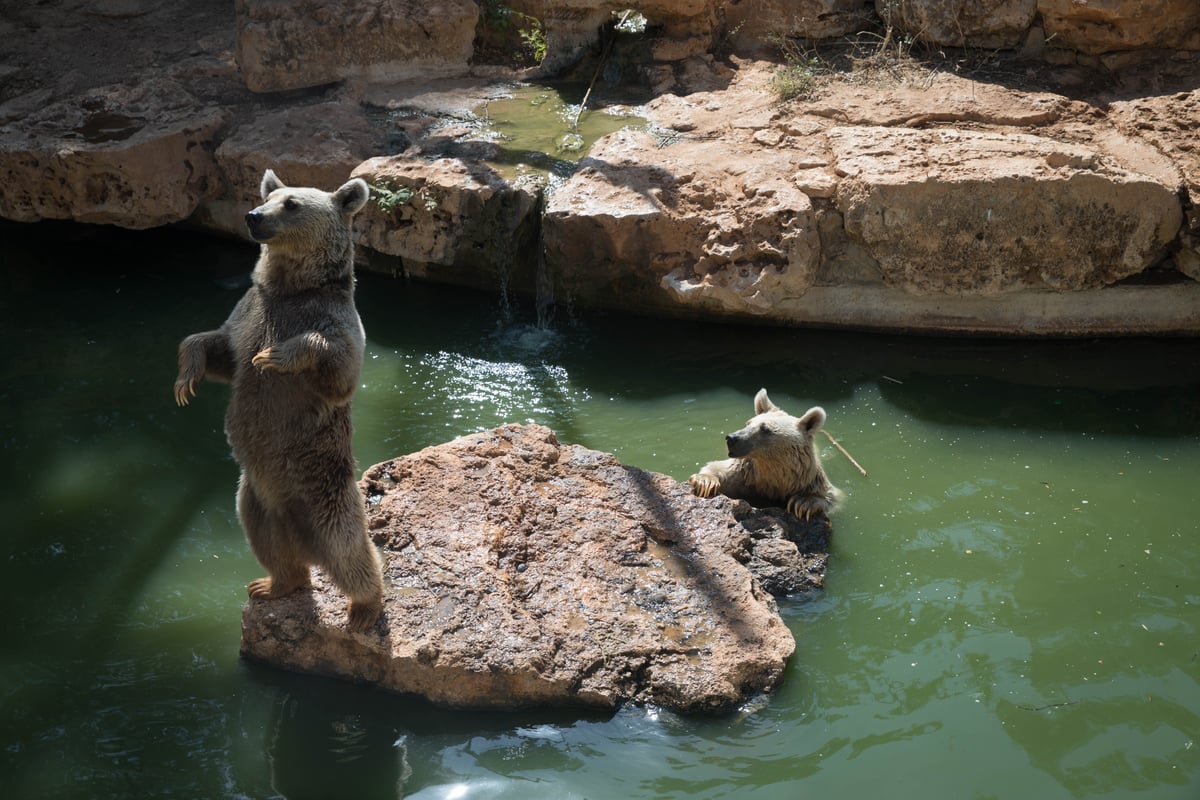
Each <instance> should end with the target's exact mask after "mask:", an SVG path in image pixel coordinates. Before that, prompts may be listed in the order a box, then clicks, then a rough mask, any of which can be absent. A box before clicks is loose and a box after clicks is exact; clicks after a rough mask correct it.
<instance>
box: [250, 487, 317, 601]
mask: <svg viewBox="0 0 1200 800" xmlns="http://www.w3.org/2000/svg"><path fill="white" fill-rule="evenodd" d="M237 510H238V517H239V518H240V519H241V521H242V528H243V529H245V531H246V539H247V541H249V542H250V549H251V550H252V551H253V552H254V557H255V558H257V559H258V563H259V564H262V566H263V567H264V568H265V569H266V570H267V573H268V574H267V575H266V576H265V577H262V578H255V579H254V580H252V581H250V583H248V584H247V585H246V593H247V594H248V595H249V596H250V597H251V598H253V599H263V600H271V599H274V598H277V597H284V596H285V595H289V594H291V593H292V592H295V591H297V590H298V589H306V588H308V587H310V586H311V585H312V582H311V576H310V574H309V571H308V565H307V564H306V563H305V562H304V560H303V559H301V558H299V557H298V554H297V553H296V550H295V545H294V544H293V543H292V542H294V537H292V538H291V539H289V536H288V531H287V530H286V527H287V522H286V520H284V519H282V518H281V517H280V516H279V515H278V514H275V513H273V512H271V511H270V510H269V509H268V508H267V507H266V506H265V505H264V504H263V502H262V500H261V498H259V496H258V493H257V492H255V490H254V486H253V485H252V484H251V482H250V480H249V479H248V478H247V477H246V476H245V475H244V474H243V475H242V481H241V484H240V486H239V487H238V500H237Z"/></svg>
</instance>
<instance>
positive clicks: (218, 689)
mask: <svg viewBox="0 0 1200 800" xmlns="http://www.w3.org/2000/svg"><path fill="white" fill-rule="evenodd" d="M0 237H2V241H3V242H4V245H3V247H4V258H5V263H6V268H5V270H4V272H3V273H2V274H0V312H2V313H0V330H2V331H3V335H4V341H6V342H7V343H8V346H7V347H6V349H5V353H4V356H3V357H2V358H0V412H2V413H0V448H2V452H3V458H2V460H0V477H2V478H3V486H4V487H5V488H4V490H3V493H2V494H0V504H2V506H0V510H2V512H3V520H4V530H5V535H4V543H5V549H6V553H5V558H4V559H3V562H2V563H3V568H2V569H3V572H2V573H0V574H2V576H3V580H4V584H5V586H6V589H7V592H6V596H7V598H8V600H7V602H6V609H5V621H6V634H7V635H6V644H5V647H4V650H3V657H2V658H0V664H2V665H3V672H2V673H0V676H2V678H3V683H2V686H3V689H2V692H3V694H2V696H3V708H4V713H3V716H2V717H0V726H3V727H2V735H0V743H2V744H3V754H2V756H0V757H2V759H3V761H2V766H0V784H2V785H4V786H5V787H6V789H5V794H6V796H9V797H29V798H35V797H36V798H47V797H80V798H84V797H87V798H91V797H106V798H118V797H156V798H161V797H187V798H195V797H229V798H243V797H246V798H249V797H253V798H261V797H287V798H307V797H334V796H337V797H356V798H376V797H379V798H394V797H400V796H407V797H420V798H472V797H479V798H484V797H486V798H521V799H522V800H529V799H530V798H590V799H591V800H604V799H605V798H629V797H636V798H764V799H770V800H774V799H775V798H778V799H779V800H790V799H791V798H798V797H799V798H805V797H814V798H816V797H831V796H832V797H878V796H886V797H888V798H891V799H892V800H904V799H905V798H914V800H916V799H918V798H919V799H920V800H927V798H930V797H963V798H1014V799H1015V798H1029V797H1036V798H1072V797H1088V798H1092V797H1096V798H1155V799H1156V800H1158V799H1161V800H1168V799H1170V800H1185V799H1187V800H1194V798H1196V797H1198V796H1200V747H1197V745H1196V742H1197V738H1198V737H1200V638H1198V637H1197V627H1198V626H1200V610H1198V607H1200V581H1198V580H1197V578H1198V576H1200V548H1198V547H1197V546H1196V538H1197V522H1196V521H1197V519H1198V518H1200V499H1198V497H1197V495H1198V494H1200V493H1198V492H1197V476H1198V475H1200V449H1198V447H1197V444H1198V443H1200V407H1198V397H1200V395H1198V390H1200V343H1198V342H1197V341H1194V340H1160V341H1079V342H1067V343H1029V342H1015V341H1014V342H999V343H996V342H983V341H973V340H952V341H945V340H936V339H901V338H897V337H887V336H865V335H857V334H848V333H822V332H814V331H789V330H763V329H750V328H737V327H732V326H709V325H698V324H683V323H667V322H658V321H652V320H644V319H634V318H623V317H617V316H589V315H583V314H580V313H577V312H576V313H571V312H570V310H568V309H562V308H560V309H559V319H558V320H556V322H555V325H554V327H553V329H552V330H544V329H539V328H537V327H536V326H534V325H533V324H532V319H533V318H534V316H535V315H534V313H533V310H532V303H530V302H526V301H522V300H519V299H512V300H510V301H509V302H508V303H501V302H500V301H499V299H498V298H497V297H496V296H494V295H486V294H470V293H464V292H461V291H457V290H452V289H441V288H436V287H429V286H423V285H420V284H413V283H404V282H400V281H395V280H393V279H391V278H385V277H379V276H371V275H364V276H362V279H361V281H360V285H359V305H360V311H361V313H362V316H363V319H364V322H365V325H366V327H367V332H368V339H369V342H368V356H367V362H366V367H365V371H364V375H363V384H362V388H361V390H360V392H359V394H358V397H357V399H356V402H355V423H356V440H355V447H356V452H357V456H358V458H359V461H360V464H361V465H362V466H364V467H365V466H367V465H369V464H371V463H374V462H377V461H380V460H383V459H386V458H388V457H391V456H394V455H397V454H401V453H406V452H411V451H413V450H415V449H418V448H420V447H424V446H427V445H432V444H437V443H440V442H443V441H446V440H448V439H450V438H452V437H454V436H457V435H460V434H464V433H468V432H471V431H476V430H481V429H486V428H491V427H493V426H495V425H498V424H500V423H503V422H525V421H535V422H540V423H543V424H546V425H549V426H551V427H552V428H554V429H555V430H556V431H557V432H558V434H559V437H560V438H561V439H562V440H563V441H566V442H570V443H578V444H583V445H585V446H588V447H593V448H598V449H602V450H608V451H611V452H614V453H616V454H617V455H618V456H619V457H620V458H621V459H622V460H624V461H626V462H627V463H631V464H636V465H638V466H641V467H645V468H648V469H652V470H657V471H660V472H665V473H668V474H670V475H673V476H675V477H676V478H679V479H684V478H686V477H687V475H688V474H690V473H691V472H692V471H694V470H695V469H696V467H697V466H698V465H700V464H702V463H703V462H705V461H707V460H709V459H712V458H717V457H719V456H720V455H721V447H722V435H723V433H724V432H726V431H729V430H732V429H734V428H736V427H740V426H741V425H742V424H743V422H744V420H745V419H746V418H747V417H748V416H750V414H751V408H750V405H751V398H752V396H753V394H754V392H755V391H756V390H757V389H758V388H759V387H760V386H766V387H767V388H768V389H769V390H770V391H771V394H772V397H773V399H774V400H775V401H776V402H777V403H779V404H780V405H782V406H783V407H785V408H787V409H789V410H792V411H795V412H801V411H803V410H804V409H806V408H807V407H808V406H809V405H812V404H817V403H820V404H822V405H823V406H824V407H825V408H826V410H827V411H828V413H829V423H828V427H829V429H830V430H831V431H832V432H833V433H834V435H836V436H837V437H838V439H839V440H840V441H841V442H842V443H843V444H844V445H845V446H846V447H847V449H849V451H850V452H851V453H852V454H853V455H854V456H855V457H856V458H857V459H858V460H859V461H860V462H861V463H862V464H863V466H864V467H866V469H867V470H868V472H869V477H863V476H861V475H860V474H858V472H857V471H856V470H855V469H854V468H853V467H852V466H851V465H850V464H849V462H847V461H846V460H845V459H844V458H843V457H842V456H841V455H839V454H838V453H837V452H836V451H835V450H833V449H832V447H825V448H823V455H824V458H825V462H826V466H827V469H828V471H829V474H830V476H831V478H832V479H833V481H834V482H835V483H837V484H838V485H839V486H841V487H842V488H843V489H844V490H845V491H846V493H847V496H848V499H847V504H846V508H845V511H844V512H843V513H842V514H840V515H839V516H838V517H837V518H836V520H835V535H834V541H833V545H832V548H833V552H832V558H831V560H830V564H829V574H828V587H827V590H826V591H825V593H824V594H823V595H821V596H819V597H818V598H816V599H800V598H796V599H785V600H784V601H782V602H781V607H782V611H783V614H784V618H785V620H786V622H787V623H788V625H789V626H790V627H791V629H792V631H793V632H794V633H795V635H796V638H797V642H798V649H797V652H796V655H795V657H794V658H793V660H792V662H791V664H790V666H789V670H788V674H787V678H786V682H785V684H784V685H783V687H782V688H781V690H780V691H779V692H778V693H776V694H775V695H774V696H773V697H770V698H768V699H767V700H765V701H763V702H758V703H754V704H751V705H749V706H748V707H747V708H745V709H743V710H742V711H741V712H740V713H736V714H731V715H725V716H717V717H701V718H690V717H681V716H678V715H675V714H671V713H669V712H665V711H661V710H657V709H653V708H641V707H629V708H625V709H622V710H620V711H618V712H616V713H596V712H580V711H577V710H563V709H559V710H550V711H529V712H521V713H514V714H500V713H487V714H478V713H467V712H453V711H444V710H440V709H436V708H432V707H430V706H427V705H425V704H424V703H422V702H420V701H418V700H414V699H410V698H403V697H396V696H391V695H387V694H383V693H380V692H376V691H374V690H371V689H369V688H366V687H359V686H349V685H345V684H341V683H337V682H334V681H330V680H323V679H319V678H312V677H304V676H296V675H290V674H288V673H283V672H279V671H276V670H273V669H270V668H267V667H263V666H259V665H253V664H248V663H244V662H242V661H241V660H239V658H238V655H237V647H238V639H239V633H240V631H239V615H240V610H241V606H242V603H243V602H244V599H245V589H244V587H245V584H246V582H247V581H248V580H250V579H252V578H254V577H257V576H258V575H259V574H260V572H259V567H258V566H257V565H256V564H255V563H254V561H253V558H252V557H251V556H250V554H249V550H248V548H247V546H246V544H245V542H244V539H243V535H242V532H241V530H240V528H239V527H238V524H237V520H236V517H235V513H234V488H235V482H236V477H237V470H236V466H235V465H234V464H233V462H232V460H231V459H230V457H229V453H228V448H227V446H226V444H225V441H224V435H223V433H222V430H221V427H222V415H223V413H224V406H225V402H226V398H227V391H228V390H227V389H226V388H224V387H221V386H217V385H207V384H206V385H204V386H202V387H201V390H200V394H199V396H198V397H197V398H196V399H195V400H194V401H193V403H192V405H190V406H189V407H187V408H184V409H178V408H176V407H175V405H174V402H173V400H172V394H171V385H172V383H173V380H174V376H175V363H174V362H175V347H176V344H177V342H178V340H179V339H180V338H181V337H182V336H184V335H186V334H188V333H191V332H194V331H197V330H201V329H206V328H210V327H215V326H216V325H218V324H219V323H220V322H221V321H222V320H223V319H224V317H225V315H226V314H227V313H228V312H229V310H230V309H231V308H232V306H233V304H234V303H235V302H236V300H237V298H238V297H239V296H240V294H241V292H242V291H243V289H244V286H245V276H246V273H247V272H248V270H249V268H250V266H251V265H252V262H253V258H254V252H253V250H251V249H248V248H246V247H242V246H237V245H226V244H222V243H218V242H214V241H211V240H205V239H195V238H191V237H189V236H187V235H186V234H184V233H181V232H156V233H141V234H135V233H121V232H112V231H98V230H91V229H86V228H64V227H59V226H51V227H45V226H43V225H39V226H34V227H26V226H17V225H4V226H3V227H0ZM527 306H528V308H527Z"/></svg>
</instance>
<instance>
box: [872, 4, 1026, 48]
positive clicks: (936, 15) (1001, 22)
mask: <svg viewBox="0 0 1200 800" xmlns="http://www.w3.org/2000/svg"><path fill="white" fill-rule="evenodd" d="M875 9H876V11H878V12H879V16H880V17H881V18H882V19H883V20H884V22H885V24H887V23H890V24H892V25H894V26H895V27H896V29H897V30H898V31H902V32H904V33H907V34H909V35H911V36H913V37H915V38H917V39H919V40H921V41H924V42H928V43H930V44H939V45H951V46H954V47H967V46H970V47H1012V46H1014V45H1016V44H1017V43H1018V42H1020V41H1021V40H1022V39H1023V38H1024V37H1025V33H1026V31H1028V30H1029V27H1030V25H1031V24H1032V23H1033V19H1034V16H1035V15H1036V14H1037V10H1038V0H904V2H902V3H897V2H896V0H875Z"/></svg>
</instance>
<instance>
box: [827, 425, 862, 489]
mask: <svg viewBox="0 0 1200 800" xmlns="http://www.w3.org/2000/svg"><path fill="white" fill-rule="evenodd" d="M821 433H823V434H825V435H826V436H828V437H829V441H831V442H833V446H834V447H836V448H837V449H838V450H841V451H842V455H844V456H845V457H846V458H848V459H850V463H851V464H853V465H854V466H856V467H858V471H859V472H861V473H862V474H863V477H864V478H865V477H867V471H866V470H865V469H863V468H862V464H860V463H858V462H857V461H855V460H854V456H852V455H850V454H849V453H847V452H846V448H844V447H842V444H841V442H839V441H838V440H837V439H835V438H833V434H832V433H830V432H829V431H827V430H825V429H824V428H821Z"/></svg>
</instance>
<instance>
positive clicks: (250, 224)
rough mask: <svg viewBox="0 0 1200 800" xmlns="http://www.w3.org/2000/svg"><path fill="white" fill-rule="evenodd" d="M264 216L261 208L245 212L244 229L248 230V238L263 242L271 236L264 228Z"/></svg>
mask: <svg viewBox="0 0 1200 800" xmlns="http://www.w3.org/2000/svg"><path fill="white" fill-rule="evenodd" d="M265 223H266V218H265V217H264V216H263V213H262V210H261V209H258V208H256V209H254V210H253V211H248V212H246V230H248V231H250V238H251V239H253V240H254V241H256V242H265V241H266V240H267V239H270V238H271V234H270V232H269V231H268V230H267V228H266V224H265Z"/></svg>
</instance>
